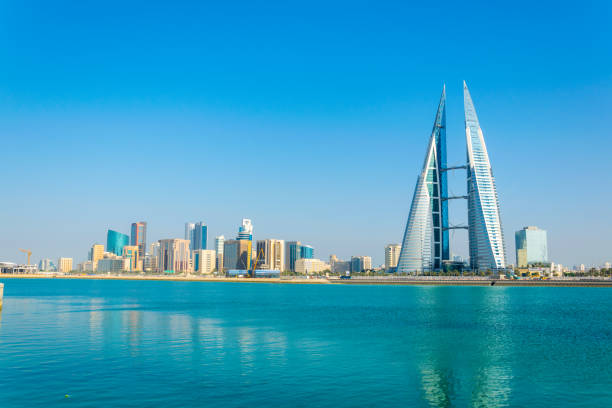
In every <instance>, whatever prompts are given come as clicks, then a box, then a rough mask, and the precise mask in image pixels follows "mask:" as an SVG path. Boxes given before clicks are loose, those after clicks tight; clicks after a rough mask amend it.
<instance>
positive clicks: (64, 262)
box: [57, 258, 72, 272]
mask: <svg viewBox="0 0 612 408" xmlns="http://www.w3.org/2000/svg"><path fill="white" fill-rule="evenodd" d="M71 270H72V258H60V259H59V260H58V261H57V271H58V272H70V271H71Z"/></svg>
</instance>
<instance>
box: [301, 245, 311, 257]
mask: <svg viewBox="0 0 612 408" xmlns="http://www.w3.org/2000/svg"><path fill="white" fill-rule="evenodd" d="M300 258H306V259H312V258H314V248H313V247H311V246H310V245H301V246H300Z"/></svg>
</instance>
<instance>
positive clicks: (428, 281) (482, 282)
mask: <svg viewBox="0 0 612 408" xmlns="http://www.w3.org/2000/svg"><path fill="white" fill-rule="evenodd" d="M3 279H7V280H10V279H93V280H135V281H170V282H234V283H286V284H340V285H428V286H436V285H437V286H556V287H612V279H610V278H607V279H601V278H594V277H581V278H576V277H564V278H556V279H547V280H539V279H518V280H516V279H494V278H491V277H483V276H469V277H457V276H418V277H417V276H353V277H351V278H350V279H341V278H340V277H337V276H334V277H324V276H320V277H319V276H312V277H306V276H299V277H298V276H283V277H281V278H227V277H222V276H210V277H208V276H198V275H177V276H165V275H77V274H74V275H61V274H1V275H0V281H1V280H3Z"/></svg>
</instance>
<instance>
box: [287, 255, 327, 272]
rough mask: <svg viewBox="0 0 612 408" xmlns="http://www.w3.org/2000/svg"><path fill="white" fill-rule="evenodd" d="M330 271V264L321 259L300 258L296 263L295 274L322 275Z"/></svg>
mask: <svg viewBox="0 0 612 408" xmlns="http://www.w3.org/2000/svg"><path fill="white" fill-rule="evenodd" d="M328 270H330V266H329V264H328V263H326V262H324V261H322V260H320V259H310V258H300V259H298V260H297V261H295V272H296V273H299V274H302V275H309V274H311V273H321V272H324V271H328Z"/></svg>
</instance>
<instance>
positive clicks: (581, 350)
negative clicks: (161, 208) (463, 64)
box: [0, 277, 612, 408]
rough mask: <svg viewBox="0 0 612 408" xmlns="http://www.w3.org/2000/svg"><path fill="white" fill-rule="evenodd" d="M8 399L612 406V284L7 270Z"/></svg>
mask: <svg viewBox="0 0 612 408" xmlns="http://www.w3.org/2000/svg"><path fill="white" fill-rule="evenodd" d="M0 282H3V283H4V284H5V289H4V307H3V309H2V311H1V312H0V407H2V408H7V407H164V408H166V407H333V408H341V407H454V406H457V407H612V288H578V287H577V288H565V287H564V288H556V287H490V286H487V287H467V286H454V287H453V286H393V285H345V284H278V283H277V284H274V283H246V282H245V283H225V282H176V281H175V282H171V281H129V280H125V281H122V280H79V279H59V278H56V279H4V280H3V279H2V278H1V277H0Z"/></svg>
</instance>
